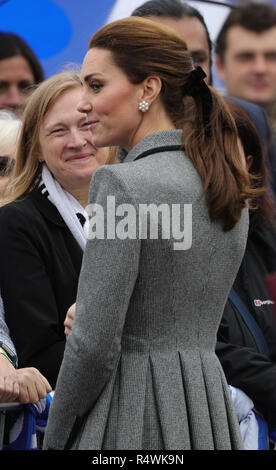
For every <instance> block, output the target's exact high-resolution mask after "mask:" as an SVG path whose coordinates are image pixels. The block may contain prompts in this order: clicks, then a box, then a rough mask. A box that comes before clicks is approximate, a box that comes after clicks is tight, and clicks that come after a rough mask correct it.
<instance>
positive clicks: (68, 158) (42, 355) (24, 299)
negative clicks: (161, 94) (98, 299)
mask: <svg viewBox="0 0 276 470" xmlns="http://www.w3.org/2000/svg"><path fill="white" fill-rule="evenodd" d="M81 89H82V87H81V82H80V79H79V76H78V73H76V72H71V71H70V72H64V73H61V74H58V75H55V76H53V77H51V78H49V79H48V80H46V81H45V82H43V83H42V84H41V85H39V86H38V88H37V89H36V90H35V91H34V93H33V94H32V95H31V97H30V99H29V101H28V104H27V106H26V109H25V111H24V115H23V121H22V129H21V133H20V137H19V142H18V149H17V154H16V162H15V166H14V170H13V172H12V175H11V179H10V184H9V188H8V193H7V196H6V198H5V200H4V201H3V202H2V207H1V209H0V225H1V233H0V244H1V253H0V289H1V295H2V299H3V304H4V309H5V320H6V323H7V325H8V327H9V330H10V335H11V338H12V340H13V342H14V345H15V348H16V352H17V355H18V365H19V367H30V366H32V367H36V368H37V369H38V370H39V371H40V372H41V373H42V374H43V375H44V376H45V377H46V379H47V380H48V381H49V383H50V385H51V387H52V388H54V387H55V383H56V378H57V374H58V371H59V368H60V364H61V360H62V357H63V353H64V346H65V335H64V325H63V322H64V319H65V316H66V311H67V309H68V308H69V307H70V305H72V304H73V303H74V302H75V300H76V292H77V283H78V277H79V272H80V267H81V262H82V254H83V249H84V246H85V242H86V239H85V234H84V229H83V223H84V222H85V220H86V218H87V214H86V211H85V206H86V204H87V200H88V190H89V184H90V180H91V177H92V175H93V173H94V172H95V171H96V170H97V168H98V167H99V166H100V165H102V164H103V163H105V162H106V158H107V151H106V150H105V149H100V150H97V149H96V148H95V147H94V145H93V144H92V140H91V139H92V137H91V132H90V125H89V124H88V122H87V117H86V114H85V113H82V112H79V111H78V110H77V105H78V103H79V101H80V99H81Z"/></svg>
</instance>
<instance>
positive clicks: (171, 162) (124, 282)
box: [44, 17, 261, 450]
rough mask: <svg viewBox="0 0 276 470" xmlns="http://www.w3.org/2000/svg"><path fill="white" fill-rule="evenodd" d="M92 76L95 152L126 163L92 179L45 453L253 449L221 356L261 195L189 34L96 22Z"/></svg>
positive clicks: (89, 100) (85, 106) (89, 96)
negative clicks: (230, 302)
mask: <svg viewBox="0 0 276 470" xmlns="http://www.w3.org/2000/svg"><path fill="white" fill-rule="evenodd" d="M82 80H83V83H84V89H83V95H82V101H81V103H80V104H79V110H81V111H82V112H86V113H87V114H88V121H89V122H90V124H91V128H92V136H93V144H94V145H95V146H96V147H104V146H113V145H114V146H120V147H123V149H124V150H125V152H124V153H125V154H126V156H125V157H124V160H123V162H122V163H120V164H117V165H111V166H107V165H106V166H103V167H101V168H100V169H98V170H97V171H96V173H95V174H94V176H93V178H92V181H91V191H90V198H89V202H90V204H91V205H90V216H91V220H90V228H89V234H88V242H87V245H86V250H85V254H84V261H83V265H82V270H81V275H80V282H79V288H78V296H77V304H76V315H75V318H74V322H73V326H72V331H71V333H70V334H69V336H68V339H67V344H66V349H65V354H64V359H63V363H62V366H61V370H60V373H59V376H58V380H57V386H56V390H55V397H54V400H53V403H52V406H51V411H50V419H49V423H48V427H47V431H46V436H45V444H44V447H45V449H69V448H70V449H113V450H114V449H134V450H138V449H146V450H162V449H166V450H168V449H180V450H185V449H207V450H210V449H241V448H242V442H241V437H240V432H239V427H238V423H237V420H236V417H235V413H234V411H233V408H232V404H231V398H230V396H229V393H228V387H227V383H226V380H225V376H224V373H223V371H222V368H221V366H220V363H219V361H218V359H217V357H216V355H215V344H216V333H217V329H218V326H219V323H220V320H221V316H222V312H223V308H224V305H225V302H226V300H227V296H228V294H229V291H230V289H231V287H232V284H233V281H234V279H235V276H236V274H237V271H238V268H239V265H240V262H241V260H242V257H243V253H244V249H245V245H246V239H247V231H248V210H247V207H250V205H251V203H252V202H253V199H254V197H255V192H256V191H255V192H254V190H252V189H251V185H250V179H249V178H250V177H249V175H248V173H247V171H246V168H245V166H244V164H243V162H242V160H241V156H240V152H239V149H238V144H237V131H236V127H235V124H234V121H233V119H232V118H231V115H230V114H229V112H228V110H227V107H226V105H224V104H223V102H222V100H221V99H220V98H219V96H218V95H217V94H216V93H215V92H214V90H213V89H212V88H210V87H208V86H207V85H206V83H205V82H204V72H203V71H202V70H201V69H200V68H199V69H194V66H193V62H192V59H191V56H190V54H189V53H188V51H187V48H186V45H185V42H184V41H183V39H181V38H180V37H179V36H178V35H177V34H176V33H175V32H174V31H172V30H170V29H168V28H166V27H164V26H161V25H158V24H156V23H153V22H152V21H150V20H147V19H141V18H134V17H133V18H126V19H123V20H120V21H116V22H114V23H111V24H108V25H106V26H105V27H103V28H102V29H100V30H99V31H98V32H97V33H96V34H95V35H94V36H93V37H92V39H91V41H90V47H89V50H88V52H87V54H86V56H85V59H84V62H83V67H82ZM258 191H261V189H258ZM112 204H113V205H114V207H113V209H114V211H112ZM141 207H142V208H143V210H144V212H142V213H141ZM145 208H146V209H145ZM154 209H155V217H152V215H153V212H154ZM145 212H146V213H145ZM158 212H159V216H160V217H159V218H158ZM94 214H96V216H95V215H94ZM137 214H139V215H137ZM177 215H178V216H179V217H178V218H177ZM101 217H102V218H101ZM141 219H142V225H140V222H141ZM153 222H155V224H154V223H153ZM152 223H153V226H152ZM115 224H117V225H116V226H115ZM138 224H139V229H138ZM183 224H184V230H183ZM103 226H104V230H102V227H103ZM181 230H183V231H182V232H181ZM183 235H184V239H183ZM181 237H182V238H181Z"/></svg>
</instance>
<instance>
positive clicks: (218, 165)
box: [89, 17, 255, 231]
mask: <svg viewBox="0 0 276 470" xmlns="http://www.w3.org/2000/svg"><path fill="white" fill-rule="evenodd" d="M93 47H97V48H103V49H105V50H108V51H110V52H111V54H112V59H113V61H114V63H115V65H116V66H118V67H119V68H120V69H121V70H122V71H123V72H124V73H125V74H126V76H127V77H128V79H129V81H130V82H131V83H134V84H137V83H141V82H142V81H143V80H145V79H146V78H147V77H149V76H151V75H157V76H159V77H160V79H161V81H162V89H161V92H160V100H161V101H162V103H163V105H164V108H165V110H166V112H167V113H168V115H169V116H170V117H171V119H172V120H173V122H174V124H175V126H176V127H177V128H184V127H185V131H184V132H183V146H184V148H185V152H186V153H187V156H188V157H189V158H190V159H191V161H192V162H193V164H194V166H195V167H196V169H197V170H198V172H199V174H200V176H201V178H202V181H203V185H204V191H205V192H206V198H207V202H208V205H209V213H210V218H211V220H222V222H223V228H224V230H225V231H226V230H230V229H231V228H233V227H234V225H235V224H236V222H238V221H239V219H240V217H241V211H242V209H243V208H244V207H246V206H247V205H248V202H249V201H250V199H251V198H254V197H255V190H254V189H252V188H251V187H250V184H251V183H250V177H249V175H248V172H247V171H246V169H245V168H244V166H243V165H242V162H241V157H240V154H239V150H238V146H237V137H238V134H237V129H236V126H235V122H234V120H233V118H232V116H231V114H230V112H229V110H228V108H227V106H226V105H225V103H224V102H223V100H222V98H221V97H220V96H219V95H218V94H217V93H216V92H215V91H214V90H213V89H212V87H208V86H207V85H206V84H205V83H204V82H203V81H202V82H203V84H202V86H199V87H198V92H196V93H194V91H193V92H189V91H188V89H190V87H188V84H189V82H190V77H191V75H190V74H191V72H192V71H193V69H194V67H193V61H192V58H191V55H190V53H189V52H188V51H187V47H186V44H185V41H184V40H183V39H182V38H181V37H180V36H179V35H178V34H177V33H175V32H174V31H173V30H172V29H170V28H168V27H166V26H163V25H160V24H157V23H154V22H153V21H150V20H148V19H145V18H138V17H130V18H124V19H123V20H119V21H115V22H113V23H109V24H107V25H106V26H104V27H103V28H101V29H100V30H99V31H98V32H96V33H95V35H94V36H93V37H92V38H91V40H90V44H89V48H93ZM204 87H205V88H204ZM200 90H204V93H205V91H206V90H207V92H208V93H209V95H210V97H211V101H212V111H211V115H210V119H209V121H208V123H207V126H206V123H205V125H204V124H203V118H204V116H205V115H206V113H205V111H206V109H205V108H206V106H207V104H208V103H207V102H206V99H205V98H206V96H204V94H203V93H201V91H200ZM191 94H192V95H193V102H194V105H195V106H194V108H195V109H194V111H195V112H194V115H193V118H192V119H189V120H188V121H187V122H186V123H185V99H186V98H187V96H191ZM205 95H206V93H205ZM189 99H190V98H189ZM208 106H209V105H208Z"/></svg>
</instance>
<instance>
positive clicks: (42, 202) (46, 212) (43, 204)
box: [30, 189, 67, 228]
mask: <svg viewBox="0 0 276 470" xmlns="http://www.w3.org/2000/svg"><path fill="white" fill-rule="evenodd" d="M30 197H31V199H32V200H33V202H34V204H35V206H36V208H37V209H38V210H39V212H41V214H42V215H43V216H44V217H45V218H46V219H48V220H49V221H50V222H52V223H53V224H55V225H58V226H59V227H63V228H66V227H67V225H66V223H65V222H64V220H63V218H62V217H61V215H60V213H59V211H58V210H57V208H56V207H55V206H54V204H52V203H51V201H49V199H48V198H47V197H46V196H44V195H43V194H41V192H40V191H39V190H38V189H36V190H35V191H33V192H32V193H30Z"/></svg>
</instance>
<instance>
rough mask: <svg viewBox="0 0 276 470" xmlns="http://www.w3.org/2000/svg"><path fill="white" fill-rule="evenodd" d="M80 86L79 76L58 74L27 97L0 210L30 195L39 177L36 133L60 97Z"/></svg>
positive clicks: (74, 73) (39, 168) (66, 73)
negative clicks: (13, 161) (13, 163)
mask: <svg viewBox="0 0 276 470" xmlns="http://www.w3.org/2000/svg"><path fill="white" fill-rule="evenodd" d="M79 86H81V80H80V76H79V72H77V71H75V70H73V71H72V70H71V71H66V72H61V73H59V74H56V75H53V76H52V77H50V78H48V79H47V80H45V81H44V82H42V83H41V84H40V85H38V86H37V88H36V90H35V91H34V92H33V93H32V95H31V96H30V98H29V100H28V103H27V106H26V108H25V110H24V113H23V117H22V128H21V132H20V135H19V141H18V146H17V152H16V160H15V166H14V169H13V171H12V174H11V177H10V180H9V184H8V188H7V192H6V194H7V195H6V197H5V198H4V200H2V201H1V203H0V206H2V205H4V204H7V203H9V202H12V201H14V200H15V199H17V198H18V197H20V196H22V195H23V194H24V193H26V192H30V191H32V190H33V189H34V188H35V187H36V185H37V181H38V178H39V176H40V173H41V163H40V162H39V160H38V158H37V155H38V152H39V131H40V127H41V124H42V120H43V118H44V116H45V114H46V113H47V112H48V111H49V109H50V108H51V106H53V104H54V103H55V102H56V100H57V99H58V98H59V97H60V95H61V94H62V93H64V92H65V91H68V90H70V89H72V88H77V87H79Z"/></svg>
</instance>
